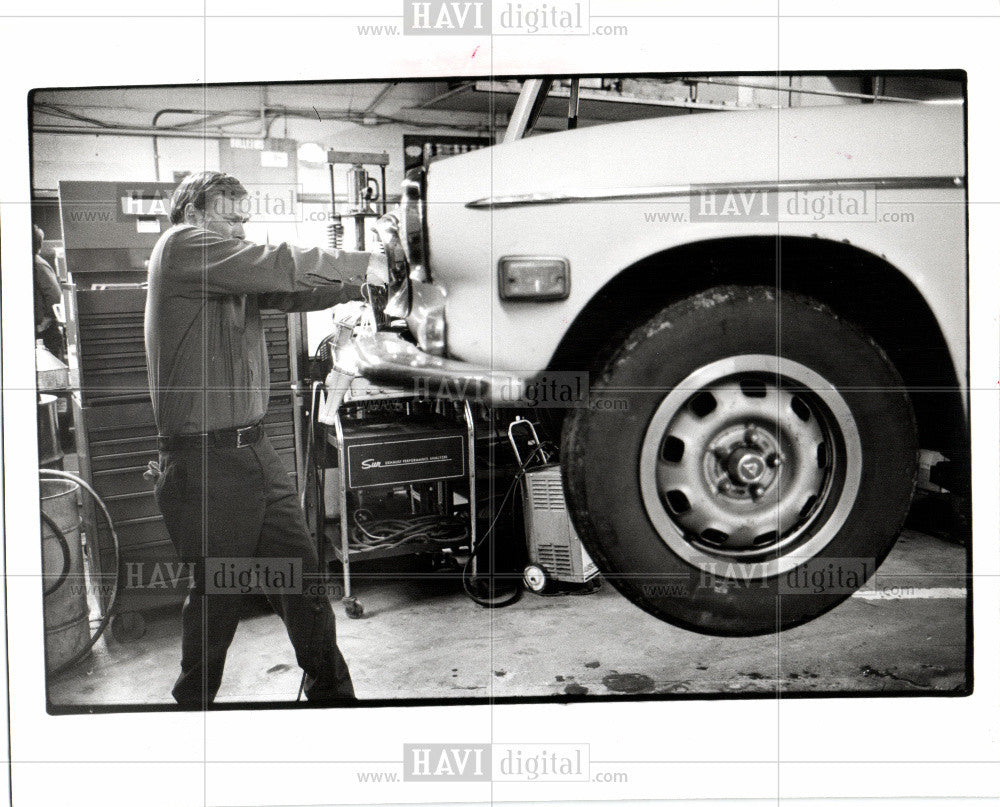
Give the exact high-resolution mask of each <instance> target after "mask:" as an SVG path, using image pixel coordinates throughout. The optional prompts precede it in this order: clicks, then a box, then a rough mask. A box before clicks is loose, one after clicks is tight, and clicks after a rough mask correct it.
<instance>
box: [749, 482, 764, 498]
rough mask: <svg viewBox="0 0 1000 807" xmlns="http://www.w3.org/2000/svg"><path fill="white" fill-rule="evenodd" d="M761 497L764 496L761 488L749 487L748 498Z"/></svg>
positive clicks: (756, 486)
mask: <svg viewBox="0 0 1000 807" xmlns="http://www.w3.org/2000/svg"><path fill="white" fill-rule="evenodd" d="M763 495H764V488H762V487H761V486H760V485H751V486H750V498H752V499H759V498H760V497H761V496H763Z"/></svg>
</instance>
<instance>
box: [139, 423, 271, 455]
mask: <svg viewBox="0 0 1000 807" xmlns="http://www.w3.org/2000/svg"><path fill="white" fill-rule="evenodd" d="M263 436H264V423H263V421H258V422H257V423H252V424H251V425H249V426H240V427H239V428H234V429H216V430H215V431H212V432H205V433H203V434H161V435H159V436H157V438H156V447H157V449H158V450H160V451H177V450H178V449H182V448H202V447H204V446H205V445H214V446H217V447H218V448H248V447H250V446H252V445H254V443H257V442H258V441H259V440H260V439H261V438H262V437H263Z"/></svg>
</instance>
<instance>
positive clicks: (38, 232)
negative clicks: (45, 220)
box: [31, 224, 45, 255]
mask: <svg viewBox="0 0 1000 807" xmlns="http://www.w3.org/2000/svg"><path fill="white" fill-rule="evenodd" d="M44 240H45V231H44V230H43V229H42V228H41V227H39V226H38V225H37V224H32V225H31V245H32V246H33V247H34V249H35V254H36V255H37V254H38V253H39V252H41V251H42V241H44Z"/></svg>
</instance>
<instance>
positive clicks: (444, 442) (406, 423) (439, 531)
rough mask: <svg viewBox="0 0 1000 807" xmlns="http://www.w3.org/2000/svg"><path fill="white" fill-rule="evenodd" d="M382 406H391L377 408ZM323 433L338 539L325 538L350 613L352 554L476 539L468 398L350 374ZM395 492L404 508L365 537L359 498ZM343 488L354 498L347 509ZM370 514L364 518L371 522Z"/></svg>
mask: <svg viewBox="0 0 1000 807" xmlns="http://www.w3.org/2000/svg"><path fill="white" fill-rule="evenodd" d="M366 404H367V405H368V406H367V408H366V406H365V405H366ZM372 405H374V407H372ZM382 407H384V408H385V409H386V410H388V409H389V408H390V407H395V409H394V410H393V411H392V412H390V413H389V414H381V413H380V411H379V410H380V408H382ZM326 437H327V441H328V442H329V444H331V445H332V446H333V447H335V448H336V450H337V460H338V466H339V468H338V470H339V473H338V477H339V478H338V483H337V496H338V498H339V505H340V514H339V521H340V530H339V532H340V535H339V540H338V538H337V537H336V536H334V535H333V534H332V533H328V534H327V537H328V538H329V539H330V543H331V544H332V546H333V551H334V554H335V556H336V558H337V560H339V561H340V562H341V564H342V567H343V585H344V591H343V602H344V606H345V610H346V612H347V615H348V616H349V617H351V618H354V619H357V618H360V617H361V616H363V614H364V607H363V606H362V604H361V603H360V602H358V600H357V598H356V597H354V595H353V594H352V592H351V561H352V560H361V559H364V560H375V559H381V558H389V557H397V556H402V555H412V554H421V553H431V552H445V553H451V554H453V555H455V554H459V553H465V552H467V551H469V550H471V547H473V546H475V545H476V496H475V490H476V454H475V451H476V445H475V424H474V421H473V417H472V410H471V407H470V406H469V403H468V402H466V401H462V402H456V401H433V402H431V401H426V400H421V399H416V398H414V397H413V396H412V395H411V394H408V393H403V392H395V391H392V390H382V389H379V388H376V387H373V386H372V385H370V384H368V382H366V381H364V379H355V381H354V382H353V383H352V385H351V387H350V389H349V390H348V392H347V394H346V395H345V397H344V401H343V403H342V404H341V405H340V407H338V408H337V410H336V411H335V412H334V415H333V424H332V427H328V428H327V429H326ZM400 492H401V493H404V496H405V505H404V510H405V511H404V512H396V513H395V516H394V517H393V518H389V519H383V520H382V523H383V524H389V525H390V527H389V529H390V532H389V533H388V534H386V535H383V536H380V540H378V541H368V538H369V537H373V536H371V535H370V533H369V532H368V530H367V529H366V523H365V522H364V521H362V520H360V519H359V516H360V515H361V514H362V512H363V511H364V509H365V508H364V505H365V502H366V499H369V498H376V499H377V497H378V496H379V495H380V494H381V495H382V496H383V497H384V495H385V494H392V493H400ZM349 494H354V496H353V498H354V499H355V501H356V502H357V503H358V506H357V507H355V508H354V509H353V511H352V510H351V509H350V501H349ZM397 499H398V497H397ZM463 500H464V501H463ZM371 518H372V519H373V520H372V521H371V522H368V523H373V524H374V523H377V522H376V521H375V520H374V516H371ZM352 522H353V524H352ZM461 522H465V523H464V524H462V523H461ZM321 560H322V555H321Z"/></svg>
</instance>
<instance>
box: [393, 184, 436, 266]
mask: <svg viewBox="0 0 1000 807" xmlns="http://www.w3.org/2000/svg"><path fill="white" fill-rule="evenodd" d="M426 191H427V171H426V169H424V168H423V167H422V166H420V167H417V168H411V169H410V170H409V171H407V172H406V177H405V178H404V179H403V187H402V194H401V196H402V198H401V200H400V205H399V218H400V237H401V239H402V242H403V249H404V250H405V252H406V260H407V261H408V262H409V264H410V277H411V278H412V279H413V280H418V281H421V282H424V283H427V282H429V281H430V279H431V278H430V271H429V269H428V266H427V192H426Z"/></svg>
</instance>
